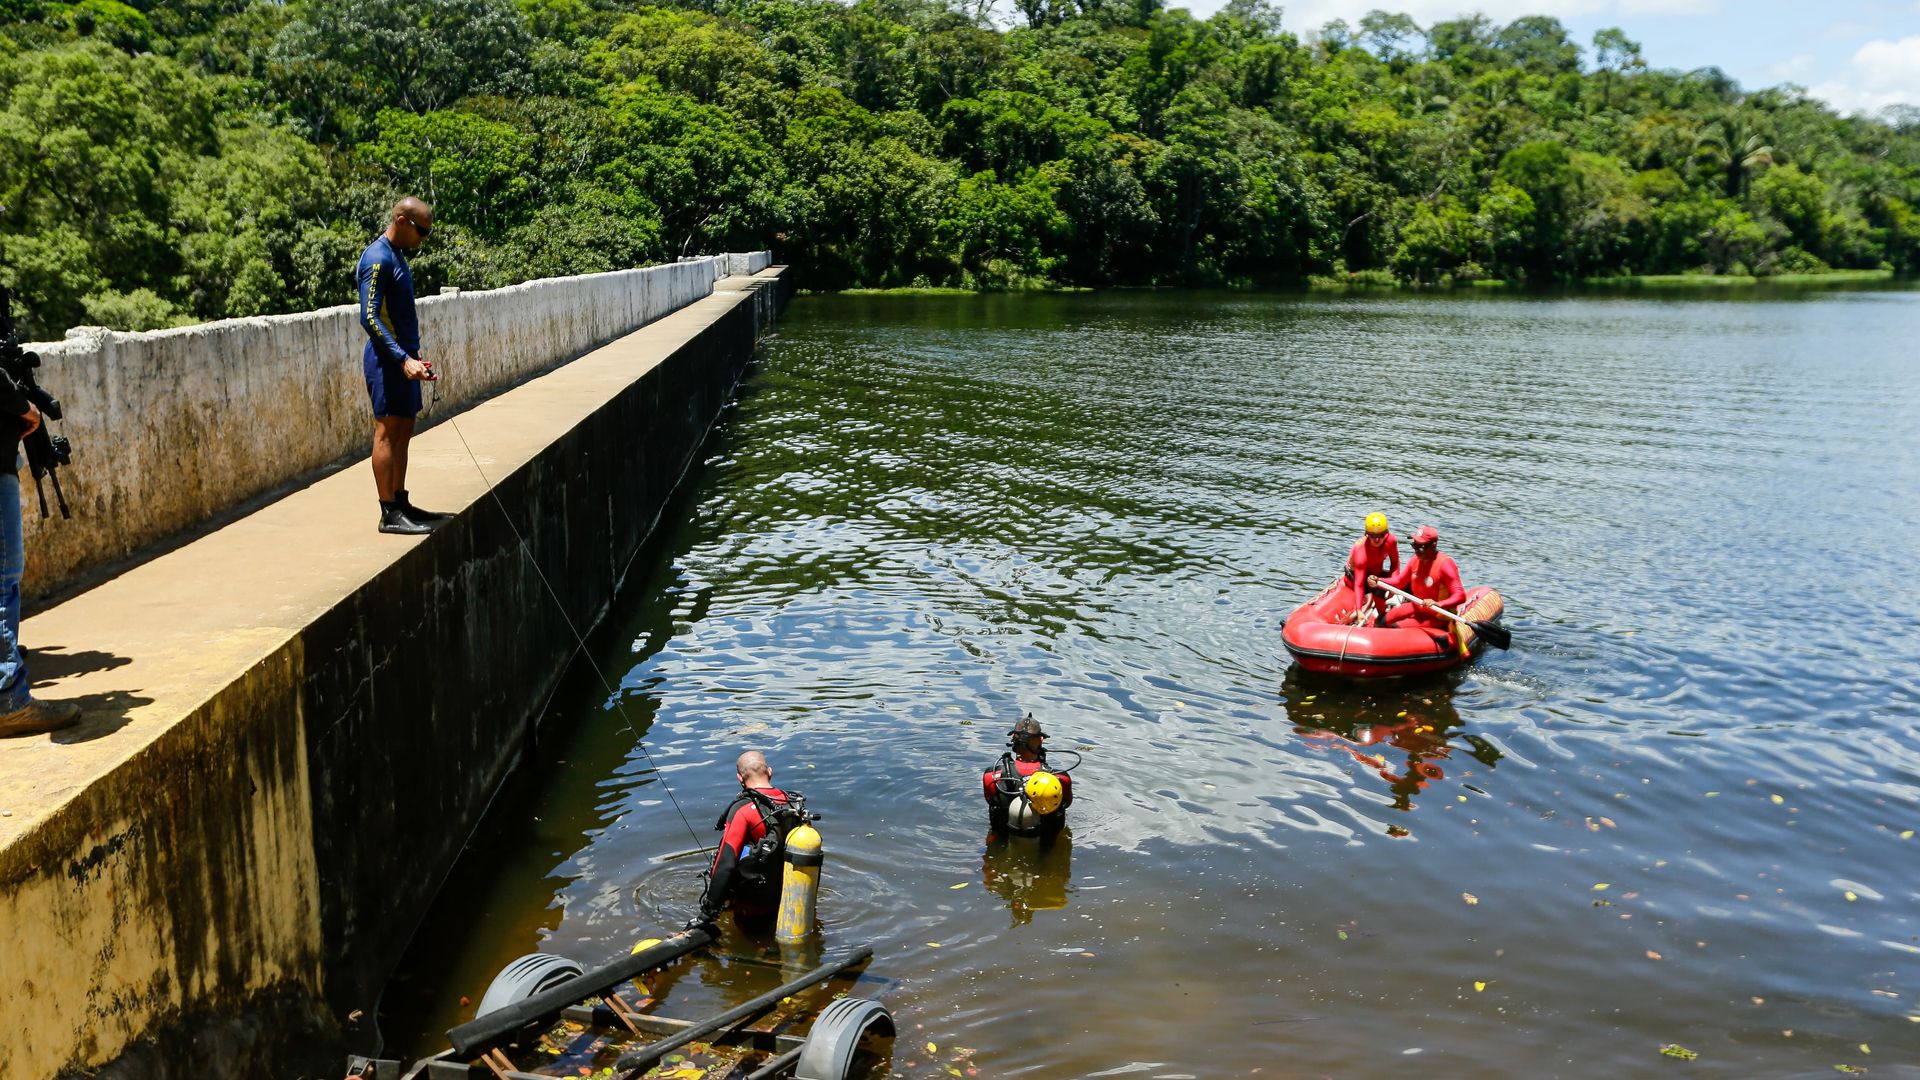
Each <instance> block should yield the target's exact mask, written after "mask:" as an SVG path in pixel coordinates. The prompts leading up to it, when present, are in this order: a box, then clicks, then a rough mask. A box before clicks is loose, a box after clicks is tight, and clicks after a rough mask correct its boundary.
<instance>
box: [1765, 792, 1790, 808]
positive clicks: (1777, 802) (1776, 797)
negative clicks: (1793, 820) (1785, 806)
mask: <svg viewBox="0 0 1920 1080" xmlns="http://www.w3.org/2000/svg"><path fill="white" fill-rule="evenodd" d="M1767 797H1768V798H1770V799H1772V800H1773V805H1775V806H1779V805H1780V804H1781V803H1783V802H1786V801H1787V799H1786V796H1784V795H1769V796H1767Z"/></svg>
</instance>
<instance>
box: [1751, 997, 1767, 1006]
mask: <svg viewBox="0 0 1920 1080" xmlns="http://www.w3.org/2000/svg"><path fill="white" fill-rule="evenodd" d="M1753 1003H1754V1004H1755V1005H1765V1004H1766V1003H1767V999H1766V998H1763V997H1757V998H1754V999H1753Z"/></svg>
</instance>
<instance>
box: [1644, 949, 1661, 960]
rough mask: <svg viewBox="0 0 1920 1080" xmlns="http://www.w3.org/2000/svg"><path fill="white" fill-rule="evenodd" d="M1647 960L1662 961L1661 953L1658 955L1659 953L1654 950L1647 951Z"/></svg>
mask: <svg viewBox="0 0 1920 1080" xmlns="http://www.w3.org/2000/svg"><path fill="white" fill-rule="evenodd" d="M1647 959H1649V960H1659V959H1661V956H1660V954H1659V953H1657V952H1654V951H1653V950H1652V949H1648V950H1647Z"/></svg>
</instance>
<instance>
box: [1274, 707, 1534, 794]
mask: <svg viewBox="0 0 1920 1080" xmlns="http://www.w3.org/2000/svg"><path fill="white" fill-rule="evenodd" d="M1369 689H1370V690H1371V692H1370V693H1355V692H1353V691H1352V690H1350V689H1348V688H1346V687H1344V686H1340V687H1334V686H1315V685H1313V684H1310V683H1305V682H1300V683H1295V684H1293V685H1289V686H1288V688H1287V703H1286V708H1287V715H1288V718H1289V719H1291V720H1292V721H1293V722H1294V723H1295V724H1296V725H1297V730H1298V733H1299V734H1300V735H1301V736H1302V737H1303V738H1306V739H1311V740H1315V741H1318V742H1325V743H1329V744H1332V745H1337V746H1339V747H1340V748H1341V749H1343V750H1345V751H1346V752H1347V753H1349V754H1351V755H1352V756H1353V759H1354V760H1355V761H1358V762H1360V763H1361V764H1363V765H1366V766H1368V767H1370V768H1372V769H1373V770H1374V771H1375V772H1377V773H1378V774H1379V776H1380V778H1381V779H1382V780H1385V781H1386V782H1387V789H1388V790H1389V791H1391V792H1392V793H1393V806H1394V808H1395V809H1397V810H1411V809H1413V806H1414V803H1413V797H1414V796H1415V795H1416V794H1418V793H1420V792H1421V791H1424V790H1425V789H1426V787H1427V785H1428V784H1431V783H1433V782H1434V781H1436V780H1443V779H1445V778H1446V775H1447V774H1446V770H1445V768H1444V767H1443V765H1442V763H1443V762H1445V761H1447V760H1448V759H1450V758H1451V757H1452V756H1453V753H1454V751H1455V750H1456V749H1459V747H1456V746H1455V745H1454V743H1455V742H1456V741H1457V742H1460V743H1464V744H1465V747H1464V749H1465V750H1466V752H1467V754H1468V755H1469V756H1470V757H1472V758H1474V759H1475V760H1476V761H1479V762H1480V763H1481V764H1483V765H1486V766H1488V767H1489V768H1491V767H1492V766H1493V765H1494V763H1495V762H1497V761H1499V760H1500V756H1501V755H1500V751H1499V750H1498V749H1496V748H1495V747H1494V746H1493V744H1492V743H1489V742H1487V741H1486V740H1485V739H1483V738H1481V737H1480V736H1478V735H1468V734H1464V733H1462V732H1460V731H1459V728H1460V727H1461V724H1462V721H1461V719H1460V713H1459V710H1457V709H1455V708H1454V705H1453V694H1452V687H1450V686H1446V685H1427V686H1423V687H1418V688H1410V689H1407V690H1403V691H1401V692H1399V693H1394V692H1391V691H1388V692H1381V691H1382V689H1383V688H1380V687H1374V688H1369ZM1389 750H1392V751H1400V752H1404V754H1405V755H1406V757H1405V764H1404V766H1400V767H1398V768H1396V765H1395V763H1393V762H1392V759H1391V757H1390V755H1389V752H1388V751H1389ZM1394 756H1397V755H1394Z"/></svg>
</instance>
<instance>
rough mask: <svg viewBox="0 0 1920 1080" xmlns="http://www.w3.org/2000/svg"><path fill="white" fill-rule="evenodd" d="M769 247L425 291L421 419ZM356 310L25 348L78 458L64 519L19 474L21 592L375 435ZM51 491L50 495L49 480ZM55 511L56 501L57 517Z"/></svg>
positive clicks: (154, 538)
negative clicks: (23, 544)
mask: <svg viewBox="0 0 1920 1080" xmlns="http://www.w3.org/2000/svg"><path fill="white" fill-rule="evenodd" d="M768 261H769V256H768V253H766V252H764V251H761V252H747V253H737V254H730V255H713V256H701V257H699V258H693V259H687V260H683V261H681V262H679V263H674V264H671V265H666V266H653V267H645V268H641V269H634V270H619V271H614V272H612V273H605V274H587V275H582V276H578V277H565V278H546V279H542V280H539V281H529V282H526V283H524V284H520V285H514V286H511V287H509V288H504V289H490V290H485V291H468V292H462V291H460V290H457V289H448V290H446V291H445V292H444V293H442V294H441V295H438V296H430V297H423V298H421V300H420V304H419V307H420V324H421V331H422V333H421V338H422V348H423V351H424V352H425V353H426V355H427V356H428V357H429V358H430V359H432V360H433V361H434V366H435V367H436V368H437V369H439V370H440V372H441V379H440V381H439V383H438V384H437V385H435V386H434V387H433V388H432V389H431V390H430V393H431V394H432V395H433V397H434V399H435V400H434V402H433V403H432V404H431V405H430V406H429V408H428V411H427V413H426V415H425V416H424V417H423V418H422V420H423V423H425V424H431V423H433V422H434V421H435V420H437V419H438V418H439V417H441V416H443V415H445V414H446V413H448V412H450V411H452V410H455V409H458V408H460V407H461V406H463V405H466V404H469V403H471V402H473V401H477V400H480V399H481V398H484V397H486V396H487V395H489V394H492V393H496V392H498V391H499V390H501V389H502V388H504V387H506V386H510V385H512V384H513V383H515V382H518V381H520V380H522V379H525V378H527V377H529V376H531V375H534V374H537V373H539V372H541V371H545V370H547V369H549V368H551V367H553V366H554V365H555V364H557V363H561V362H564V361H566V360H570V359H572V358H574V357H576V356H579V355H580V354H581V353H583V352H585V351H587V350H588V349H591V348H594V347H596V346H599V345H602V344H604V343H606V342H608V341H611V340H613V339H614V338H616V337H619V336H620V335H622V334H625V333H628V332H630V331H632V330H634V329H636V328H638V327H641V326H644V325H646V324H647V323H650V322H652V321H654V320H655V319H658V318H660V317H662V316H664V315H666V314H668V313H670V312H673V311H677V310H679V309H680V308H682V307H685V306H686V305H687V304H690V303H692V302H693V301H695V300H698V299H700V298H701V297H704V296H706V295H708V294H709V293H711V292H712V291H713V284H714V282H715V281H716V280H718V279H719V278H721V277H724V276H726V275H727V274H729V273H733V274H752V273H757V272H759V271H760V270H762V269H764V268H765V267H766V265H767V263H768ZM356 313H357V308H355V307H354V306H353V305H351V304H349V305H345V306H342V307H333V308H326V309H323V310H320V311H308V312H301V313H299V314H294V315H273V316H266V317H262V318H252V319H227V320H223V321H221V322H212V323H203V324H201V325H198V326H188V327H182V328H180V329H177V330H160V331H151V332H144V333H116V332H113V331H108V330H104V329H101V328H98V327H81V328H79V329H77V330H74V331H71V332H69V334H68V336H67V340H65V341H60V342H52V343H45V344H36V345H31V346H29V347H30V348H32V349H34V350H35V351H37V352H39V354H40V355H41V357H42V360H43V361H44V365H45V366H44V367H43V369H42V371H41V373H40V375H41V382H42V384H43V385H44V386H46V387H47V389H48V390H50V391H52V392H53V393H54V394H55V395H57V396H58V397H59V398H60V399H61V400H62V402H63V403H64V405H65V407H66V412H67V417H68V419H67V420H66V422H65V434H66V435H67V436H68V437H69V438H70V439H71V440H72V441H73V445H74V447H75V450H76V457H75V459H74V462H73V465H72V466H71V467H70V468H67V469H65V470H62V472H61V474H60V479H61V483H62V485H63V488H64V490H65V492H66V495H67V500H68V502H69V503H70V504H72V507H73V513H74V519H73V520H72V521H62V520H60V519H59V518H58V517H57V516H56V517H54V518H52V519H50V520H46V521H42V520H41V518H40V513H39V505H38V501H37V499H35V498H34V497H33V493H32V490H31V484H28V485H27V488H28V490H27V493H26V498H27V504H28V507H27V514H26V518H27V573H26V588H27V592H28V594H29V595H47V594H51V593H55V592H59V591H61V590H63V589H66V588H68V587H70V586H73V585H75V584H78V583H83V582H85V581H87V580H90V579H91V577H94V576H98V573H99V571H101V570H102V569H103V568H107V567H111V566H113V565H116V564H119V563H122V562H124V561H125V560H127V559H128V558H129V557H131V556H134V555H135V554H136V553H138V552H140V551H141V550H142V549H145V548H148V547H149V546H151V545H153V544H155V543H157V542H160V541H164V540H166V539H167V538H169V537H171V536H174V535H175V534H178V533H180V532H181V531H182V530H187V529H191V528H192V527H194V526H196V525H198V524H200V523H201V522H203V521H206V520H207V519H209V518H210V517H216V516H218V515H220V514H221V513H222V512H223V511H226V510H228V509H229V508H232V507H235V506H239V505H242V504H245V503H247V502H248V501H249V500H253V499H257V498H259V497H261V496H263V495H267V494H270V493H272V492H274V491H276V490H279V489H281V488H284V487H285V486H286V485H288V484H290V483H292V482H294V481H296V480H299V479H300V478H302V477H305V476H308V475H310V474H312V473H313V472H315V471H316V470H318V469H321V468H323V467H325V466H327V465H329V464H331V463H334V462H337V461H340V460H342V459H344V458H351V457H353V456H355V455H361V454H365V453H366V451H367V445H368V443H369V441H370V439H371V437H372V420H371V413H370V412H369V410H368V405H367V390H366V383H365V380H364V377H363V376H362V374H361V367H360V355H361V350H362V348H363V347H364V346H365V344H366V332H365V331H364V330H362V329H361V327H360V324H359V321H358V319H357V317H356ZM49 498H51V493H49ZM56 514H57V512H56Z"/></svg>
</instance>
